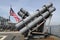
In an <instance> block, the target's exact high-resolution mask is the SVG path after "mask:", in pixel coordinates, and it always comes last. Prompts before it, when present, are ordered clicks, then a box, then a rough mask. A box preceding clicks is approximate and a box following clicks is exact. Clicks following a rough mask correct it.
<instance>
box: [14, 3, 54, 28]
mask: <svg viewBox="0 0 60 40" xmlns="http://www.w3.org/2000/svg"><path fill="white" fill-rule="evenodd" d="M52 5H53V4H52V3H50V4H48V5H45V6H43V7H42V8H41V9H39V11H36V12H35V13H34V14H33V15H30V16H28V17H27V18H25V19H24V20H23V21H21V22H19V23H18V24H16V25H15V26H16V28H19V27H22V26H23V25H24V24H26V23H28V22H30V21H31V20H32V19H33V18H35V17H36V16H37V15H39V14H40V13H41V14H42V13H43V12H44V11H45V10H46V8H49V7H51V6H52Z"/></svg>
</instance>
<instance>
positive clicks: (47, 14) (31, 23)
mask: <svg viewBox="0 0 60 40" xmlns="http://www.w3.org/2000/svg"><path fill="white" fill-rule="evenodd" d="M53 11H55V8H54V7H51V8H50V10H49V11H46V12H45V13H44V14H42V16H43V17H42V16H39V17H38V18H36V19H35V20H34V21H32V22H30V23H29V24H28V25H26V26H25V27H24V28H22V29H21V30H20V33H24V32H26V31H27V30H29V29H31V28H32V27H34V25H37V24H38V23H39V22H41V21H42V20H43V18H45V19H47V18H48V17H49V16H50V14H51V13H52V12H53Z"/></svg>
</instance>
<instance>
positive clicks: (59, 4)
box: [0, 0, 60, 25]
mask: <svg viewBox="0 0 60 40" xmlns="http://www.w3.org/2000/svg"><path fill="white" fill-rule="evenodd" d="M49 2H52V3H53V4H54V7H55V8H56V11H54V12H53V17H52V20H51V24H53V25H58V24H60V0H0V16H3V17H5V18H9V11H10V5H12V8H13V10H14V11H15V13H16V14H17V12H18V11H19V10H20V8H24V9H26V10H27V11H28V12H30V14H32V13H33V12H35V10H36V9H39V8H41V7H42V6H43V5H44V4H47V3H49ZM10 19H11V21H12V22H16V21H15V19H14V18H13V17H11V18H10Z"/></svg>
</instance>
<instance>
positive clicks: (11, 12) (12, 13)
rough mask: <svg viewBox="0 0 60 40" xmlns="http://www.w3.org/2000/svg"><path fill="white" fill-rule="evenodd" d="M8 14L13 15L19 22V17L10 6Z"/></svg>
mask: <svg viewBox="0 0 60 40" xmlns="http://www.w3.org/2000/svg"><path fill="white" fill-rule="evenodd" d="M10 16H13V17H14V18H15V20H16V21H17V22H20V18H19V17H18V16H17V15H16V13H15V12H14V11H13V9H12V8H10Z"/></svg>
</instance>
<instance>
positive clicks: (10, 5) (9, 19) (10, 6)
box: [9, 5, 12, 21]
mask: <svg viewBox="0 0 60 40" xmlns="http://www.w3.org/2000/svg"><path fill="white" fill-rule="evenodd" d="M10 8H12V6H11V5H10ZM9 13H10V12H9ZM9 21H10V14H9Z"/></svg>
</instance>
